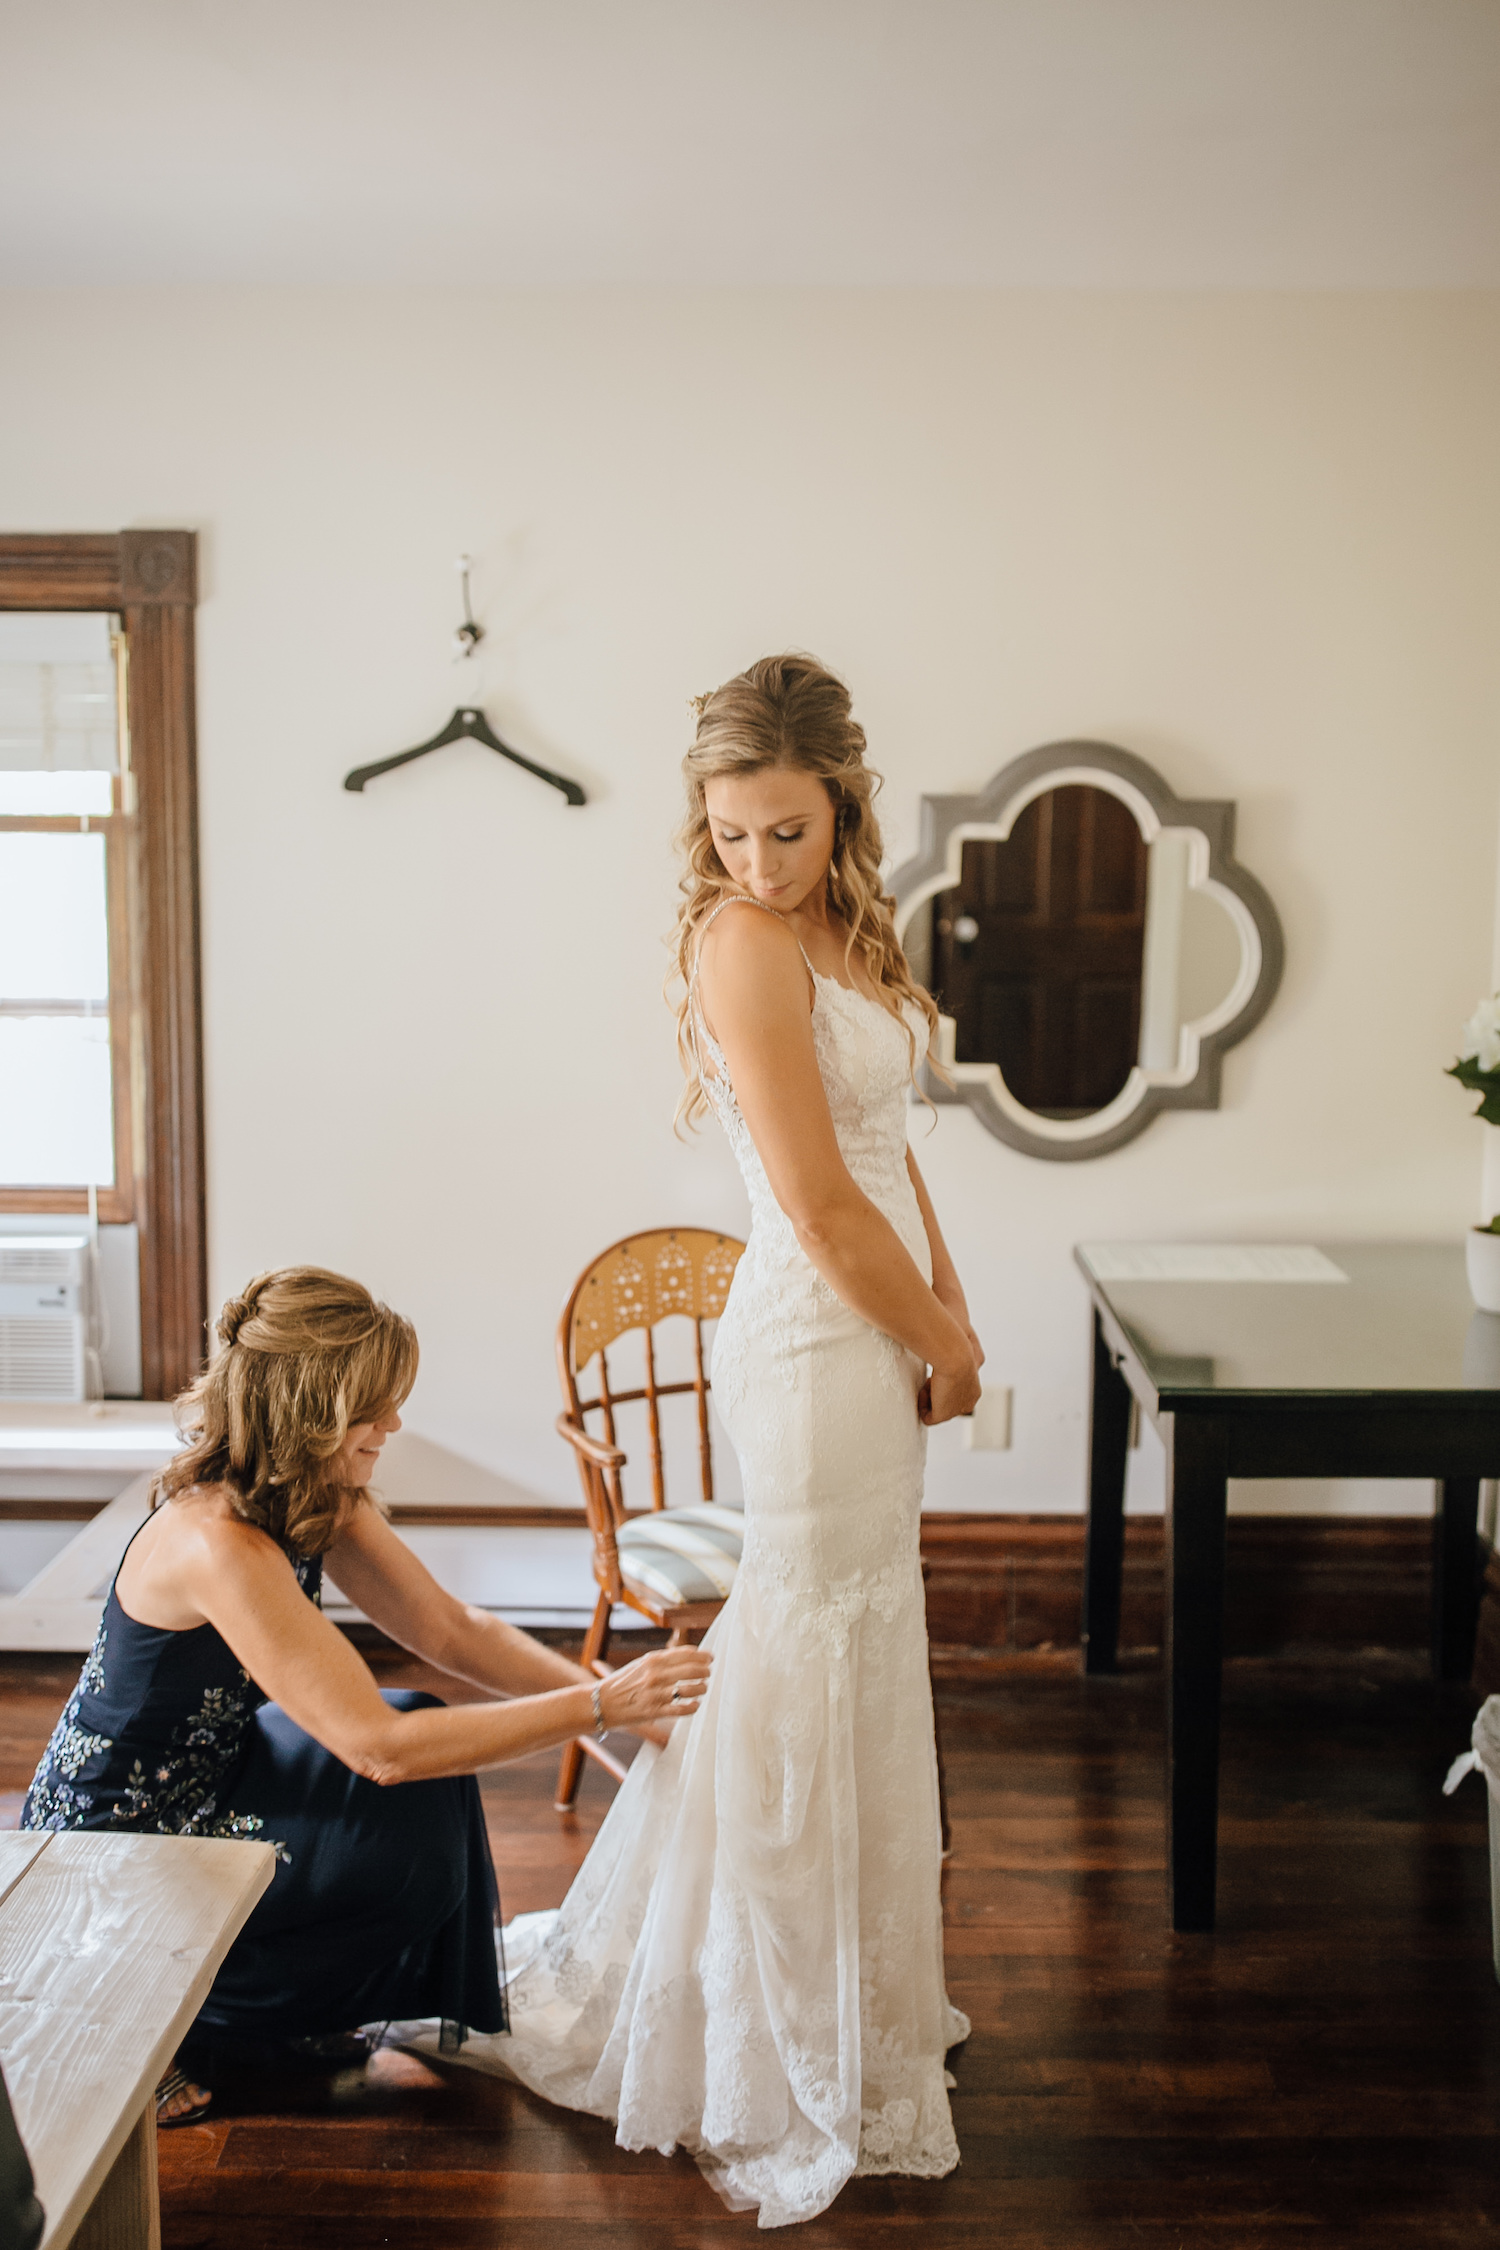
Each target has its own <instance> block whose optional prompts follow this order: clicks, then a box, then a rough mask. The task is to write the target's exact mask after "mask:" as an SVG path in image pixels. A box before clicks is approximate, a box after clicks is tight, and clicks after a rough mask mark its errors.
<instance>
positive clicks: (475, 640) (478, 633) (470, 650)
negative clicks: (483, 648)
mask: <svg viewBox="0 0 1500 2250" xmlns="http://www.w3.org/2000/svg"><path fill="white" fill-rule="evenodd" d="M455 567H456V568H457V571H458V575H459V577H460V579H461V580H462V582H463V590H464V621H463V623H462V625H460V626H459V628H458V631H457V632H456V633H455V634H454V636H453V646H454V647H455V648H456V649H457V651H458V653H459V655H460V656H461V657H468V656H472V655H473V654H474V651H475V650H476V649H477V648H478V646H479V644H480V642H481V641H482V640H483V639H484V627H483V626H482V625H480V624H477V623H476V622H475V618H474V608H473V604H472V603H471V602H470V600H469V558H468V556H467V555H460V556H459V558H458V562H457V564H456V566H455Z"/></svg>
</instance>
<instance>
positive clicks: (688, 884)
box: [668, 655, 938, 1123]
mask: <svg viewBox="0 0 1500 2250" xmlns="http://www.w3.org/2000/svg"><path fill="white" fill-rule="evenodd" d="M693 707H694V709H695V710H696V711H697V714H698V731H697V734H696V736H695V737H694V740H693V746H692V748H691V749H690V750H689V752H688V754H687V756H686V757H685V758H684V759H683V761H682V772H683V779H684V780H685V781H686V783H687V813H686V817H685V818H684V820H683V823H682V826H681V828H680V829H679V830H678V832H677V846H678V849H679V851H680V852H681V853H682V856H683V858H684V859H685V860H686V862H687V865H686V867H685V869H684V871H683V874H682V878H681V880H680V882H679V884H678V889H679V890H680V891H681V892H682V904H681V905H680V906H679V908H678V910H677V927H676V929H675V930H674V932H673V935H672V947H673V955H674V966H673V971H672V975H671V977H670V978H669V980H668V981H669V983H675V982H677V981H678V980H680V981H681V983H682V986H683V988H684V989H683V994H682V997H681V999H680V1000H679V1001H678V1003H677V1048H678V1052H679V1054H680V1055H681V1057H682V1066H683V1070H684V1072H685V1073H686V1075H687V1088H686V1091H685V1092H684V1094H683V1097H682V1101H681V1103H680V1105H679V1107H678V1112H677V1114H678V1119H679V1122H685V1123H691V1122H692V1121H693V1120H694V1119H695V1118H697V1117H699V1116H701V1115H702V1114H703V1113H704V1111H705V1110H706V1109H707V1107H708V1101H707V1097H706V1095H705V1094H704V1091H703V1086H702V1082H701V1080H700V1079H699V1076H698V1065H697V1060H696V1057H695V1056H694V1053H693V1044H692V1033H691V1025H690V1021H689V1010H690V1007H691V981H692V973H693V965H694V961H695V959H696V957H697V951H698V940H699V935H700V933H701V931H702V928H703V925H704V923H705V922H706V921H707V919H708V917H709V915H710V914H712V912H713V910H714V908H715V907H716V906H717V905H718V903H719V901H720V900H721V899H724V898H730V897H741V898H743V897H746V896H748V893H746V892H745V891H743V890H742V889H741V887H740V885H739V884H738V883H736V882H734V881H733V880H732V879H731V877H730V875H729V874H728V872H727V870H726V869H725V867H724V864H723V862H722V861H721V860H720V858H719V855H718V852H717V851H716V850H715V848H714V840H713V832H712V830H711V829H710V827H709V824H708V809H707V806H706V804H705V802H704V792H705V790H706V789H707V786H708V784H709V782H711V781H717V780H719V779H721V778H722V777H723V776H725V775H728V774H732V775H734V776H735V777H736V779H739V778H741V777H743V776H746V775H749V774H755V773H765V772H767V771H768V770H769V769H770V768H772V767H774V766H790V767H793V768H794V769H795V770H796V771H797V772H799V773H811V774H816V775H817V777H818V779H819V781H821V782H822V784H823V787H824V788H825V789H826V790H827V792H828V795H829V797H830V799H831V800H832V803H833V816H834V820H833V857H832V860H831V861H830V863H829V868H828V907H829V912H830V914H831V915H832V916H833V917H834V919H835V920H837V921H839V922H841V923H842V924H843V927H844V932H845V937H844V960H845V962H846V963H848V964H852V963H853V960H854V957H855V955H856V954H858V956H859V959H860V963H861V965H862V966H863V968H864V969H865V971H866V973H867V975H868V976H869V979H870V982H871V983H872V984H873V985H874V987H875V991H876V994H877V996H878V997H879V999H880V1002H881V1005H882V1006H883V1007H885V1008H888V1009H889V1011H890V1013H891V1014H892V1015H893V1016H895V1017H896V1018H897V1020H898V1022H900V1023H901V1025H902V1028H903V1030H904V1031H905V1032H906V1035H907V1038H908V1040H909V1041H910V1042H911V1063H912V1074H913V1076H915V1074H916V1070H917V1065H918V1063H919V1062H920V1060H921V1056H920V1055H919V1054H918V1051H917V1042H916V1039H915V1037H914V1036H913V1033H912V1029H911V1026H910V1024H909V1023H907V1022H906V1019H905V1017H904V1016H903V1015H902V1012H901V1011H902V1003H903V1002H904V1001H908V1000H910V1001H914V1002H915V1004H916V1005H917V1007H919V1008H920V1009H921V1011H922V1014H923V1016H924V1017H925V1018H926V1021H927V1035H928V1047H929V1048H930V1046H931V1043H932V1040H933V1037H934V1035H935V1034H936V1031H937V1024H938V1012H937V1007H936V1004H935V1003H934V1001H933V999H932V997H931V995H930V994H929V993H926V992H924V991H923V990H922V987H921V986H920V985H919V984H918V983H917V982H916V980H915V978H914V977H913V976H912V973H911V970H910V969H909V968H908V966H907V962H906V955H905V954H904V953H903V951H902V950H901V940H900V939H899V938H898V937H897V935H896V924H895V918H894V912H893V910H894V907H895V904H896V902H895V900H894V899H893V898H888V897H887V896H886V894H885V892H884V891H883V890H882V888H881V883H880V862H881V857H882V845H881V841H880V825H879V823H878V821H877V820H876V818H875V807H874V799H875V793H876V791H877V790H878V789H879V787H880V776H879V774H877V773H873V772H872V771H871V770H870V768H869V767H868V766H867V765H866V764H865V730H864V728H863V727H862V726H861V725H860V724H859V722H858V720H857V719H856V718H855V717H854V716H853V713H852V711H851V708H850V703H849V690H848V689H847V688H846V687H845V685H844V683H843V681H842V680H840V679H838V678H836V677H835V675H834V674H833V673H832V672H830V671H828V670H827V668H826V667H825V666H824V665H822V664H819V663H818V662H817V660H816V658H814V657H811V656H799V655H788V656H763V657H762V658H761V659H760V662H759V663H758V664H752V665H751V666H750V669H749V670H748V671H747V672H739V673H737V674H736V675H735V677H734V678H733V679H732V680H726V681H725V683H724V685H723V686H722V687H718V688H714V689H712V690H711V691H710V693H709V694H707V695H700V696H698V697H697V698H695V701H694V706H693ZM925 1051H926V1050H924V1052H925Z"/></svg>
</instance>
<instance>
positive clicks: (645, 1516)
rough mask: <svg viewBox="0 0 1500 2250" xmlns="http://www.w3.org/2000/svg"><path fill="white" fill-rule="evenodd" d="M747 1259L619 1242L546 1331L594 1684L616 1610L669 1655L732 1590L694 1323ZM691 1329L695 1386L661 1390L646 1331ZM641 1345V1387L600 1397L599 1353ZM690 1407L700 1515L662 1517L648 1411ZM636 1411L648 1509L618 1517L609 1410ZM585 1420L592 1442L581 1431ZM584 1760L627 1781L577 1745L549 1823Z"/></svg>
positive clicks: (706, 1240)
mask: <svg viewBox="0 0 1500 2250" xmlns="http://www.w3.org/2000/svg"><path fill="white" fill-rule="evenodd" d="M744 1247H745V1245H744V1244H743V1242H740V1241H737V1240H736V1239H735V1237H734V1236H733V1235H728V1234H713V1233H710V1232H709V1231H708V1230H707V1229H706V1228H704V1227H661V1228H658V1229H656V1230H655V1231H653V1232H651V1233H649V1234H632V1235H627V1236H626V1238H625V1240H624V1241H623V1242H616V1243H612V1244H611V1245H610V1247H609V1249H608V1250H606V1251H605V1252H604V1253H603V1255H602V1256H600V1257H598V1258H596V1259H595V1260H594V1261H593V1263H592V1265H589V1266H587V1267H585V1269H584V1271H583V1272H582V1273H581V1274H580V1275H579V1277H578V1280H577V1282H576V1283H575V1284H574V1287H573V1293H572V1295H571V1296H570V1297H569V1299H568V1301H567V1304H566V1305H565V1306H564V1307H563V1314H562V1319H561V1320H560V1321H559V1322H558V1328H557V1372H558V1376H559V1379H560V1381H561V1383H562V1393H563V1412H562V1413H561V1414H560V1415H559V1416H558V1418H557V1427H558V1429H559V1431H560V1432H561V1434H562V1435H563V1437H565V1438H566V1439H567V1441H568V1443H569V1445H571V1446H572V1448H573V1454H574V1458H575V1459H576V1461H577V1463H578V1474H579V1478H580V1481H581V1482H582V1485H583V1504H584V1507H585V1508H586V1509H587V1511H588V1520H589V1530H590V1531H591V1532H592V1534H593V1539H594V1577H595V1579H596V1580H597V1582H598V1586H599V1599H598V1601H597V1602H596V1604H595V1606H594V1615H593V1621H592V1623H591V1624H590V1626H589V1629H588V1633H587V1635H586V1636H585V1639H584V1644H583V1659H582V1660H583V1662H584V1664H585V1665H586V1666H587V1667H588V1668H589V1670H591V1671H592V1672H594V1673H596V1674H597V1675H598V1676H599V1678H601V1679H606V1678H608V1676H609V1674H610V1672H611V1670H612V1669H613V1667H612V1666H611V1665H610V1664H608V1663H607V1662H606V1661H605V1653H606V1650H607V1649H608V1646H609V1631H610V1626H609V1620H610V1612H611V1611H612V1610H613V1608H614V1606H615V1604H616V1603H617V1602H618V1603H622V1604H623V1605H624V1606H625V1607H626V1608H627V1609H633V1610H635V1611H636V1612H637V1613H638V1615H640V1616H642V1617H645V1618H648V1619H649V1620H650V1622H651V1623H652V1624H653V1625H655V1626H658V1627H661V1628H664V1629H665V1630H666V1631H667V1632H668V1633H669V1634H670V1635H671V1643H672V1645H674V1646H681V1645H683V1644H684V1643H693V1642H696V1641H697V1640H699V1639H700V1638H701V1637H702V1635H703V1634H704V1633H705V1632H706V1631H707V1629H708V1627H709V1626H710V1625H711V1624H712V1623H713V1621H714V1619H715V1618H716V1617H717V1616H718V1614H719V1611H720V1609H721V1608H722V1607H723V1605H724V1602H725V1599H726V1597H727V1596H728V1594H729V1591H730V1589H731V1587H732V1586H733V1584H734V1574H735V1571H736V1569H737V1568H738V1565H739V1559H740V1544H741V1539H742V1536H743V1531H744V1519H743V1517H742V1516H741V1514H740V1511H739V1510H738V1509H737V1508H724V1507H720V1506H717V1505H716V1504H715V1501H714V1467H713V1449H712V1445H711V1443H710V1439H709V1425H708V1392H709V1381H708V1375H707V1372H706V1370H705V1367H704V1361H703V1323H704V1322H705V1321H706V1320H716V1319H717V1318H718V1316H719V1314H720V1313H721V1312H722V1311H723V1310H724V1304H725V1300H726V1298H727V1297H728V1295H729V1284H730V1282H731V1281H732V1280H733V1279H734V1269H735V1267H736V1266H737V1265H738V1263H739V1261H740V1257H741V1254H742V1252H743V1251H744ZM678 1317H685V1318H686V1319H688V1320H690V1321H691V1322H692V1342H693V1373H692V1374H691V1376H690V1377H688V1378H687V1379H686V1380H685V1381H680V1382H662V1381H660V1380H659V1378H658V1374H657V1331H658V1329H659V1328H660V1326H661V1324H662V1323H663V1322H664V1321H667V1320H672V1319H675V1318H678ZM636 1330H638V1331H640V1332H641V1335H642V1344H643V1351H644V1361H645V1375H644V1381H643V1382H642V1383H641V1384H639V1385H638V1386H637V1387H636V1388H634V1389H630V1390H615V1389H613V1388H612V1387H611V1384H610V1375H609V1347H610V1345H611V1344H614V1343H616V1342H617V1341H618V1340H619V1338H620V1337H621V1336H624V1335H626V1334H628V1333H630V1332H631V1331H636ZM596 1360H597V1362H598V1370H597V1381H598V1391H597V1395H596V1396H594V1397H591V1398H585V1397H583V1396H582V1395H581V1393H580V1389H579V1378H580V1377H581V1376H585V1375H586V1374H587V1371H588V1369H589V1368H590V1366H591V1364H592V1363H593V1362H594V1361H596ZM687 1393H691V1394H692V1395H693V1396H694V1397H695V1399H696V1401H697V1409H698V1413H697V1421H698V1466H699V1482H700V1485H701V1488H702V1493H703V1499H702V1504H701V1505H700V1506H694V1507H689V1508H669V1507H668V1506H667V1495H666V1471H665V1465H664V1454H663V1446H662V1424H661V1411H660V1402H661V1401H662V1400H663V1399H664V1398H671V1397H674V1396H677V1395H682V1394H687ZM642 1403H643V1404H644V1406H645V1409H646V1428H647V1433H648V1438H649V1452H650V1460H651V1505H650V1507H649V1508H647V1509H637V1510H635V1511H634V1512H630V1511H627V1509H626V1506H625V1489H624V1481H623V1479H624V1469H625V1463H626V1455H625V1453H624V1451H623V1450H622V1449H621V1447H620V1445H619V1444H618V1443H617V1440H616V1431H615V1409H616V1408H617V1407H620V1406H627V1405H633V1404H642ZM590 1414H597V1415H598V1416H599V1417H600V1422H601V1428H600V1431H599V1433H598V1434H597V1435H596V1434H595V1432H593V1431H592V1430H590V1428H589V1426H588V1422H587V1419H586V1417H587V1416H589V1415H590ZM585 1755H587V1756H588V1757H591V1758H594V1759H596V1760H597V1761H598V1763H599V1764H600V1765H601V1766H603V1767H604V1768H605V1770H606V1771H607V1772H609V1773H611V1774H613V1775H614V1777H615V1779H616V1780H617V1781H623V1780H624V1778H625V1768H624V1766H623V1765H622V1764H621V1763H620V1761H619V1759H618V1758H616V1757H615V1756H614V1755H613V1753H612V1752H611V1751H610V1750H608V1749H607V1748H606V1747H605V1745H604V1744H603V1743H602V1742H600V1741H598V1740H596V1738H595V1737H594V1736H593V1735H579V1736H578V1737H577V1738H576V1739H575V1740H574V1741H572V1742H570V1743H569V1744H568V1745H567V1747H566V1749H565V1750H564V1751H563V1755H562V1765H561V1767H560V1769H559V1771H558V1776H557V1809H558V1811H559V1812H566V1811H568V1810H569V1809H570V1808H571V1806H572V1804H573V1801H574V1799H575V1798H576V1796H577V1794H578V1782H579V1777H580V1775H581V1773H582V1771H583V1760H584V1757H585Z"/></svg>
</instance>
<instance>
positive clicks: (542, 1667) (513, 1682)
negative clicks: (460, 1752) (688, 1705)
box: [323, 1507, 592, 1695]
mask: <svg viewBox="0 0 1500 2250" xmlns="http://www.w3.org/2000/svg"><path fill="white" fill-rule="evenodd" d="M323 1567H324V1569H325V1570H326V1571H327V1573H328V1575H329V1576H330V1577H331V1578H332V1580H333V1582H334V1584H335V1585H336V1586H338V1587H340V1588H341V1589H342V1590H343V1592H344V1593H346V1594H347V1595H348V1597H349V1599H350V1601H351V1602H352V1603H353V1604H354V1606H355V1608H356V1609H361V1610H363V1611H364V1613H365V1615H366V1617H368V1618H369V1620H370V1622H371V1624H372V1625H378V1626H379V1627H380V1630H381V1632H382V1633H385V1634H386V1635H388V1636H389V1638H390V1639H391V1640H393V1641H395V1642H396V1643H397V1644H398V1645H399V1646H400V1647H401V1648H405V1649H410V1650H411V1652H412V1654H413V1655H414V1656H420V1657H423V1658H425V1660H426V1661H427V1663H429V1664H432V1665H435V1666H436V1667H437V1669H438V1670H439V1671H440V1672H447V1673H450V1674H451V1675H452V1677H453V1678H454V1679H457V1680H468V1681H471V1682H472V1684H473V1685H474V1686H475V1687H482V1688H488V1689H489V1690H490V1691H491V1693H493V1694H497V1695H541V1694H544V1693H546V1691H547V1690H548V1689H550V1688H564V1687H577V1686H578V1685H579V1683H580V1682H582V1683H583V1684H584V1685H585V1686H591V1685H592V1676H591V1675H590V1674H589V1673H587V1672H585V1671H584V1669H583V1667H582V1666H581V1665H579V1664H575V1663H573V1662H572V1660H571V1659H570V1658H569V1657H566V1656H563V1655H562V1654H560V1652H559V1651H558V1650H556V1649H551V1648H545V1647H543V1645H542V1643H541V1642H540V1641H534V1640H533V1639H532V1638H531V1635H530V1634H529V1633H522V1632H520V1631H518V1630H517V1628H516V1627H515V1626H514V1625H507V1624H506V1623H505V1622H504V1620H503V1619H502V1618H499V1617H492V1616H491V1615H490V1614H489V1612H488V1611H487V1610H482V1609H475V1608H474V1607H473V1606H472V1605H471V1604H470V1603H468V1602H461V1601H457V1600H455V1598H454V1596H453V1595H452V1594H450V1593H448V1592H447V1591H446V1589H445V1588H444V1587H442V1586H440V1585H439V1584H438V1582H437V1580H436V1579H435V1578H434V1577H433V1575H432V1573H431V1571H430V1570H428V1569H427V1568H426V1566H425V1564H423V1563H422V1562H421V1561H420V1560H419V1559H418V1557H417V1556H416V1555H414V1554H413V1553H412V1551H411V1549H410V1547H408V1546H407V1544H406V1542H405V1540H404V1539H401V1538H399V1537H398V1536H397V1534H396V1533H395V1532H394V1531H392V1529H391V1527H390V1525H389V1524H388V1523H387V1522H386V1520H385V1518H384V1516H382V1515H381V1514H380V1512H379V1510H378V1509H376V1508H374V1507H362V1508H357V1509H356V1510H355V1512H354V1514H353V1515H352V1516H351V1517H350V1519H349V1521H348V1523H347V1524H346V1525H345V1527H344V1530H343V1532H342V1534H341V1535H340V1537H339V1539H338V1542H337V1544H336V1545H334V1546H333V1547H330V1549H329V1550H328V1553H327V1555H326V1556H325V1557H324V1562H323Z"/></svg>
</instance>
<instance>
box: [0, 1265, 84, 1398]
mask: <svg viewBox="0 0 1500 2250" xmlns="http://www.w3.org/2000/svg"><path fill="white" fill-rule="evenodd" d="M92 1281H93V1257H92V1252H91V1250H90V1247H89V1238H88V1236H87V1235H86V1234H8V1235H0V1400H3V1399H25V1400H56V1401H62V1400H77V1399H84V1398H87V1397H88V1396H89V1394H90V1389H91V1387H94V1386H91V1384H90V1380H89V1378H90V1372H91V1365H92V1366H95V1367H96V1366H97V1359H96V1356H95V1354H94V1353H92V1352H91V1351H90V1348H89V1346H90V1335H89V1326H90V1315H91V1311H92Z"/></svg>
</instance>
